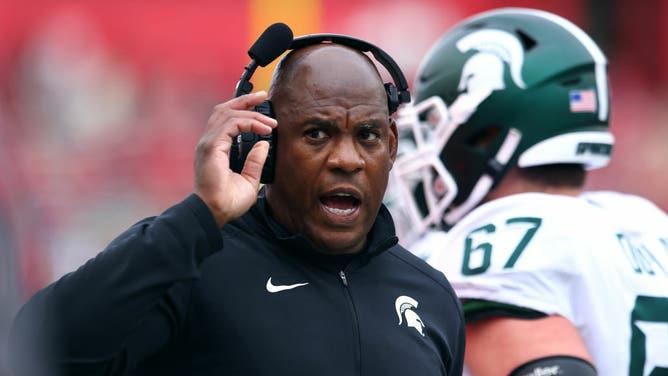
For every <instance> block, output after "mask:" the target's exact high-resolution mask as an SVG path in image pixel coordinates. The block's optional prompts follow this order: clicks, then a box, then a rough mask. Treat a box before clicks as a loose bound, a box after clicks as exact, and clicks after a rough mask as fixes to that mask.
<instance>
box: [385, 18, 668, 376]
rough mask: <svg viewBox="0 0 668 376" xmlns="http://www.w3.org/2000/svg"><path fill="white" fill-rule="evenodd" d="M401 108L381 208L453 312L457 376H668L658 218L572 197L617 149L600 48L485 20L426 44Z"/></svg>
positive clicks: (665, 229) (540, 29) (609, 199)
mask: <svg viewBox="0 0 668 376" xmlns="http://www.w3.org/2000/svg"><path fill="white" fill-rule="evenodd" d="M414 96H415V99H414V102H413V104H412V105H411V106H407V107H405V108H404V109H403V110H402V111H401V114H400V115H401V117H400V118H399V119H398V120H399V121H398V125H399V128H400V129H399V131H400V132H401V135H402V139H401V141H400V142H399V144H400V145H401V146H400V147H401V149H400V152H399V156H398V158H397V160H396V163H395V165H394V168H393V170H392V179H393V191H390V192H389V193H388V195H387V197H386V202H387V203H388V204H389V206H390V207H391V208H392V210H393V211H394V213H393V215H394V217H395V218H396V221H397V225H398V227H399V233H400V236H401V237H400V239H401V241H402V242H403V243H404V245H406V246H407V247H408V248H409V249H412V250H413V251H414V252H415V253H417V254H419V255H421V256H423V257H425V258H428V259H429V261H430V263H431V264H432V265H434V266H435V267H437V268H438V269H440V270H441V271H443V272H444V273H445V275H446V276H447V277H448V278H449V280H450V281H451V282H452V284H453V286H454V287H455V290H456V291H457V294H458V296H459V297H460V299H462V301H463V304H464V310H465V313H466V317H467V349H466V363H467V367H468V369H469V371H471V372H472V373H473V374H474V375H476V376H486V375H557V374H558V375H564V376H565V375H596V374H599V375H650V374H651V375H659V374H662V375H663V374H668V216H667V215H666V214H665V213H664V212H662V211H661V210H660V209H659V208H658V207H657V206H655V205H654V204H653V203H651V202H649V201H648V200H646V199H644V198H641V197H637V196H631V195H627V194H622V193H615V192H587V193H585V192H583V185H584V183H585V178H586V176H587V171H588V170H591V169H595V168H600V167H604V166H605V165H606V164H607V163H608V162H609V160H610V157H611V153H612V148H613V144H614V138H613V135H612V134H611V132H610V130H609V114H610V103H609V91H608V77H607V61H606V57H605V56H604V54H603V52H602V51H601V49H600V48H599V47H598V46H597V44H596V43H595V42H594V41H593V40H592V39H591V38H590V37H589V36H588V35H587V34H586V33H585V32H584V31H583V30H582V29H580V28H579V27H578V26H576V25H575V24H573V23H572V22H570V21H568V20H566V19H564V18H562V17H560V16H557V15H555V14H552V13H548V12H544V11H539V10H533V9H524V8H503V9H496V10H492V11H487V12H484V13H481V14H478V15H476V16H473V17H471V18H469V19H466V20H464V21H463V22H461V23H460V24H458V25H456V26H455V27H454V28H452V29H451V30H449V31H448V32H447V33H445V34H444V35H443V36H442V37H441V38H440V39H439V40H438V41H437V42H436V43H435V44H434V45H433V47H432V48H431V50H430V51H429V53H428V54H427V55H426V56H425V58H424V60H423V61H422V64H421V66H420V69H419V72H418V76H417V80H416V83H415V86H414Z"/></svg>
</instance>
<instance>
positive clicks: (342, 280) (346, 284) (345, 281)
mask: <svg viewBox="0 0 668 376" xmlns="http://www.w3.org/2000/svg"><path fill="white" fill-rule="evenodd" d="M339 278H341V282H343V285H344V286H346V287H348V279H347V278H346V273H344V272H343V270H340V271H339Z"/></svg>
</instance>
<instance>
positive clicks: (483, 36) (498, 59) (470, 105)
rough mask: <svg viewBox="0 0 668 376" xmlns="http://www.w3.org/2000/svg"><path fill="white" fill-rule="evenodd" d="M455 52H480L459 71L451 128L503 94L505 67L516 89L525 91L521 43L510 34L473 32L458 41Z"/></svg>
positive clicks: (498, 31) (484, 30) (463, 121)
mask: <svg viewBox="0 0 668 376" xmlns="http://www.w3.org/2000/svg"><path fill="white" fill-rule="evenodd" d="M456 45H457V49H458V50H459V51H460V52H462V53H465V52H467V51H470V50H476V51H479V52H478V53H476V54H475V55H473V56H471V57H470V58H469V59H468V60H467V61H466V63H464V66H463V68H462V74H461V78H460V80H459V86H458V89H459V91H460V92H461V94H460V95H459V96H458V97H457V99H455V101H454V102H453V103H452V105H451V107H450V116H451V121H452V123H453V125H459V124H463V123H465V122H466V121H467V120H468V119H469V117H471V115H472V114H473V113H474V112H475V110H476V109H477V108H478V105H479V104H480V103H482V101H484V100H485V99H487V97H489V96H490V94H492V92H493V91H494V90H503V89H505V87H506V85H505V83H504V82H503V72H504V65H505V64H504V63H507V64H508V65H509V68H510V76H511V77H512V79H513V82H514V83H515V85H516V86H517V87H519V88H522V89H524V88H526V84H525V83H524V80H523V79H522V65H523V63H524V50H523V48H522V43H520V41H519V40H517V38H516V37H515V36H513V35H512V34H510V33H508V32H505V31H502V30H495V29H483V30H478V31H474V32H472V33H470V34H468V35H466V36H464V37H463V38H461V39H460V40H459V41H457V44H456Z"/></svg>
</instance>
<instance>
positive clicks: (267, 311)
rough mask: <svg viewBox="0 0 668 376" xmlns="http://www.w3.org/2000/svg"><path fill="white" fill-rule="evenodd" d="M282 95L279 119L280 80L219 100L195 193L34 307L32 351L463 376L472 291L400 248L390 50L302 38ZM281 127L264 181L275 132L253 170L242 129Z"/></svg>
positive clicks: (126, 370) (215, 371)
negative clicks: (304, 42)
mask: <svg viewBox="0 0 668 376" xmlns="http://www.w3.org/2000/svg"><path fill="white" fill-rule="evenodd" d="M269 96H270V97H271V98H272V102H273V108H274V112H275V116H276V120H274V119H272V118H270V117H268V116H265V115H263V114H261V113H259V112H255V111H252V109H253V108H254V107H255V106H257V105H259V104H260V103H262V102H263V101H264V100H265V99H266V98H267V94H266V93H264V92H258V93H254V94H249V95H244V96H241V97H238V98H235V99H232V100H230V101H228V102H226V103H223V104H220V105H218V106H216V107H215V109H214V111H213V114H212V115H211V117H210V119H209V122H208V125H207V128H206V131H205V133H204V135H203V136H202V138H201V140H200V142H199V145H198V147H197V151H196V155H195V192H194V194H193V195H191V196H189V197H188V198H186V199H185V200H184V201H183V202H181V203H179V204H176V205H175V206H173V207H172V208H170V209H168V210H167V211H166V212H165V213H163V214H162V215H160V216H158V217H155V218H149V219H146V220H144V221H141V222H139V223H138V224H136V225H135V226H133V227H132V228H130V229H129V230H128V231H127V232H125V233H124V234H122V235H120V236H119V237H118V238H117V239H116V240H114V241H113V242H112V243H111V244H110V245H109V246H108V248H107V249H106V250H105V251H103V252H102V253H100V254H99V255H98V256H97V257H96V258H94V259H92V260H90V261H88V262H87V263H86V264H85V265H84V266H82V267H81V268H79V269H78V270H77V271H75V272H73V273H71V274H69V275H67V276H65V277H63V278H62V279H61V280H59V281H57V282H56V283H54V284H52V285H50V286H48V287H47V288H45V289H44V290H42V291H40V292H38V294H37V295H36V296H35V297H33V299H32V300H31V301H30V302H28V303H27V304H26V305H25V306H24V308H23V309H22V312H21V313H20V314H19V315H18V317H17V319H16V322H15V326H14V331H13V335H12V347H13V349H14V355H15V356H16V358H17V359H25V358H26V357H28V359H29V360H30V359H34V356H37V355H42V354H46V355H47V357H46V360H43V362H46V363H48V364H49V365H51V366H56V369H57V371H52V372H51V374H59V373H63V374H85V375H93V374H114V375H117V374H133V375H186V374H187V375H406V374H420V375H457V374H460V373H461V369H462V365H463V350H464V327H463V316H462V314H461V306H460V305H459V302H458V300H457V298H456V296H455V295H454V291H453V290H452V289H451V287H450V286H449V284H448V282H447V281H446V279H445V278H444V277H443V276H442V275H441V274H440V273H439V272H438V271H436V270H434V269H432V268H431V267H429V266H428V265H427V264H426V263H424V262H423V261H421V260H419V259H418V258H417V257H415V256H413V255H412V254H410V253H409V252H408V251H406V250H405V249H403V248H402V247H400V246H398V245H397V244H396V242H397V239H396V237H395V235H394V227H393V223H392V220H391V217H390V216H389V213H388V212H387V210H386V209H385V208H384V207H383V206H382V205H381V201H382V197H383V194H384V190H385V187H386V185H387V180H388V176H389V172H390V169H391V167H392V164H393V161H394V158H395V156H396V149H397V134H396V125H395V124H394V122H393V121H392V120H391V119H390V115H391V114H390V113H389V112H388V101H387V96H386V94H385V89H384V86H383V83H382V81H381V78H380V75H379V73H378V71H377V70H376V68H375V66H374V64H373V62H372V61H371V60H370V59H369V58H368V57H367V56H366V55H364V54H363V53H361V52H359V51H357V50H355V49H351V48H349V47H346V46H342V45H338V44H329V43H327V44H325V43H323V44H316V45H313V46H308V47H304V48H300V49H297V50H294V51H292V52H290V53H289V54H287V55H286V57H285V58H284V59H283V60H282V62H281V63H280V64H279V66H278V68H277V72H276V74H275V76H274V79H273V80H272V84H271V87H270V91H269ZM275 127H277V129H278V134H279V135H280V137H278V145H277V149H276V150H277V151H276V153H277V154H276V176H275V180H274V182H273V183H271V184H267V185H266V186H265V188H263V190H261V191H260V194H259V195H258V189H259V188H258V187H259V181H260V176H261V170H262V166H263V163H264V162H265V158H266V156H267V151H268V147H267V146H268V145H267V143H266V142H264V141H262V142H259V143H257V144H256V145H255V146H254V148H253V149H252V151H251V152H250V155H249V156H248V159H247V161H246V163H245V167H244V168H243V170H242V171H241V172H240V173H235V172H233V171H232V170H231V169H230V168H229V155H230V148H231V144H232V137H233V136H235V135H236V134H238V133H240V132H249V131H252V132H255V133H258V134H263V135H266V134H269V133H271V132H272V129H274V128H275ZM221 229H222V230H221ZM45 341H46V342H45ZM35 343H38V344H39V345H40V347H42V350H43V351H40V352H39V353H37V354H35V353H36V352H37V351H35V350H33V349H32V348H31V345H33V344H35ZM26 352H27V353H28V354H26ZM31 366H32V364H31V363H29V362H20V363H19V364H17V365H15V372H16V375H17V376H21V375H24V374H31V369H30V367H31Z"/></svg>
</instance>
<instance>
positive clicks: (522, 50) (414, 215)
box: [386, 8, 614, 236]
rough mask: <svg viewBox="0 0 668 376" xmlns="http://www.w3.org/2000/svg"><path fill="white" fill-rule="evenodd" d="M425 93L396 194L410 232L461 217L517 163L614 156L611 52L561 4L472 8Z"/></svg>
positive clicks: (427, 62) (420, 84) (435, 51)
mask: <svg viewBox="0 0 668 376" xmlns="http://www.w3.org/2000/svg"><path fill="white" fill-rule="evenodd" d="M413 94H414V101H413V102H412V103H411V104H410V105H407V106H405V107H404V108H403V109H401V111H400V112H399V117H398V119H397V126H398V129H399V133H400V140H399V153H398V156H397V160H396V162H395V164H394V167H393V170H392V176H391V179H392V180H391V189H390V190H389V191H388V194H387V196H386V204H388V206H389V207H390V208H391V210H392V211H393V214H394V216H395V219H396V220H397V222H398V227H401V228H404V229H406V228H407V229H409V230H408V231H403V233H402V232H401V231H398V232H399V235H400V236H401V235H404V236H406V235H407V232H410V233H413V234H419V233H423V232H425V231H427V230H428V229H429V228H434V227H435V228H445V229H447V228H449V227H451V226H452V225H453V224H454V223H455V222H456V221H458V220H459V219H460V218H461V217H462V216H463V215H464V214H466V213H467V212H469V211H470V210H471V209H473V208H474V207H475V206H476V205H478V204H479V203H480V201H481V200H482V199H483V198H484V197H485V196H486V195H487V193H488V192H489V191H490V190H491V189H493V188H494V187H495V185H496V184H498V183H499V182H500V181H501V179H503V177H504V176H505V175H506V173H507V172H508V171H509V169H511V168H512V167H514V166H519V167H530V166H539V165H547V164H563V163H567V164H582V165H583V166H585V168H587V169H593V168H599V167H602V166H605V165H606V164H607V163H608V161H609V159H610V155H611V152H612V146H613V143H614V139H613V136H612V134H611V133H610V132H609V130H608V117H609V112H610V107H609V93H608V82H607V61H606V58H605V56H604V54H603V52H602V51H601V50H600V48H599V47H598V46H597V45H596V43H595V42H594V41H593V40H592V39H591V38H590V37H589V36H588V35H587V34H586V33H585V32H584V31H582V30H581V29H580V28H579V27H577V26H576V25H575V24H573V23H572V22H570V21H568V20H566V19H564V18H562V17H560V16H557V15H555V14H551V13H548V12H544V11H539V10H534V9H524V8H502V9H497V10H493V11H488V12H484V13H481V14H478V15H476V16H473V17H471V18H469V19H466V20H464V21H463V22H461V23H460V24H458V25H456V26H455V27H454V28H452V29H451V30H449V31H448V32H447V33H445V34H444V35H443V36H442V37H441V38H440V39H439V40H438V41H437V42H436V43H435V44H434V45H433V46H432V48H431V49H430V51H429V52H428V54H427V55H426V56H425V58H424V59H423V61H422V63H421V65H420V68H419V70H418V75H417V79H416V82H415V85H414V89H413ZM406 198H408V200H406Z"/></svg>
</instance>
